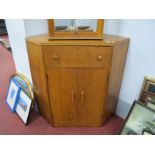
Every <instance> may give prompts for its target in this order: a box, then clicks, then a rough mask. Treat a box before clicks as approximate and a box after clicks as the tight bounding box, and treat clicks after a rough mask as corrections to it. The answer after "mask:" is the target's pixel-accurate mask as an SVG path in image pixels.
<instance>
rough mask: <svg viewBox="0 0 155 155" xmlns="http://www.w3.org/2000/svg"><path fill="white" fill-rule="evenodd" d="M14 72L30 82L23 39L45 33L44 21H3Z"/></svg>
mask: <svg viewBox="0 0 155 155" xmlns="http://www.w3.org/2000/svg"><path fill="white" fill-rule="evenodd" d="M5 22H6V27H7V30H8V35H9V39H10V44H11V48H12V53H13V58H14V61H15V66H16V70H17V71H18V72H21V73H23V74H24V75H26V76H27V78H28V79H29V80H30V81H31V82H32V78H31V73H30V67H29V60H28V55H27V49H26V43H25V37H27V36H32V35H39V34H45V33H47V20H45V19H35V20H34V19H26V20H23V19H7V20H5Z"/></svg>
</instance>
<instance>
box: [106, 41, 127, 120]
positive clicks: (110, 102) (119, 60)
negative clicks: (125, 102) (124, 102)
mask: <svg viewBox="0 0 155 155" xmlns="http://www.w3.org/2000/svg"><path fill="white" fill-rule="evenodd" d="M128 45H129V40H128V39H126V40H124V41H122V42H120V44H118V45H116V46H114V47H113V53H112V61H111V71H110V77H109V86H108V94H107V102H106V111H105V115H106V116H105V119H106V120H107V119H108V118H109V117H111V116H112V115H113V114H114V113H115V111H116V106H117V102H118V97H119V92H120V87H121V82H122V77H123V72H124V67H125V61H126V56H127V51H128Z"/></svg>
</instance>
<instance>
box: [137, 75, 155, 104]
mask: <svg viewBox="0 0 155 155" xmlns="http://www.w3.org/2000/svg"><path fill="white" fill-rule="evenodd" d="M148 97H150V98H152V99H155V78H152V77H149V76H146V77H145V78H144V82H143V86H142V89H141V93H140V96H139V100H140V101H141V102H145V100H146V99H147V98H148Z"/></svg>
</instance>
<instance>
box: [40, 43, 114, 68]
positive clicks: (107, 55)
mask: <svg viewBox="0 0 155 155" xmlns="http://www.w3.org/2000/svg"><path fill="white" fill-rule="evenodd" d="M111 52H112V48H111V47H94V46H92V47H90V46H89V47H88V46H44V47H43V55H44V61H45V66H46V67H50V66H63V67H109V66H110V62H111Z"/></svg>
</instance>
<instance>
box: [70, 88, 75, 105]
mask: <svg viewBox="0 0 155 155" xmlns="http://www.w3.org/2000/svg"><path fill="white" fill-rule="evenodd" d="M71 94H72V103H74V98H75V93H74V91H72V92H71Z"/></svg>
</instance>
